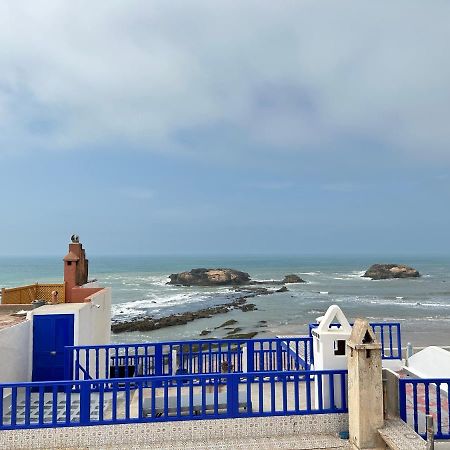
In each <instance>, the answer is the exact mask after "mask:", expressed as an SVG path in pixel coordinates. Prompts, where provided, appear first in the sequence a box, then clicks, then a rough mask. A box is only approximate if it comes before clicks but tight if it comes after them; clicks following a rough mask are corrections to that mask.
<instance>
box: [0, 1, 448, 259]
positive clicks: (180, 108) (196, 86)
mask: <svg viewBox="0 0 450 450" xmlns="http://www.w3.org/2000/svg"><path fill="white" fill-rule="evenodd" d="M449 23H450V3H449V2H448V1H444V0H433V1H432V2H426V1H423V0H422V1H414V0H405V1H403V0H394V1H392V0H377V1H376V2H374V1H365V0H342V1H335V0H330V1H326V0H296V1H289V0H285V1H279V2H274V1H264V0H257V1H256V0H255V1H251V0H247V1H242V0H240V1H233V0H224V1H220V0H216V1H207V0H202V1H194V0H188V1H187V0H182V1H181V0H180V1H177V0H171V1H165V0H161V1H146V2H143V1H139V2H138V1H132V0H129V1H126V2H124V1H115V0H105V1H100V0H97V1H94V2H92V1H83V0H79V1H76V2H59V1H56V0H55V1H39V0H35V1H33V2H26V1H18V0H4V1H2V2H1V3H0V206H1V209H0V255H12V254H26V253H30V254H38V255H39V254H46V253H48V254H58V253H61V248H64V246H65V245H66V242H67V240H68V236H70V234H71V233H72V232H74V231H75V232H77V233H78V234H80V236H81V238H82V241H83V242H85V244H86V246H88V248H89V252H90V253H91V254H92V253H94V254H107V253H122V254H161V253H170V254H176V253H183V254H185V253H197V254H203V253H215V254H220V253H235V254H238V253H246V254H249V253H278V254H282V253H293V254H302V253H322V254H341V253H377V254H380V253H381V254H407V253H409V254H433V253H448V252H449V251H450V237H449V230H450V207H449V206H450V50H449V42H450V27H449V25H448V24H449Z"/></svg>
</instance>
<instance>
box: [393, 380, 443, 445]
mask: <svg viewBox="0 0 450 450" xmlns="http://www.w3.org/2000/svg"><path fill="white" fill-rule="evenodd" d="M449 391H450V378H429V379H428V378H427V379H425V378H419V379H414V378H400V379H399V403H400V417H401V418H402V420H403V421H404V422H406V423H408V424H410V425H411V426H412V427H413V428H414V430H415V432H416V433H418V434H420V435H421V436H422V437H423V438H424V439H426V434H427V432H426V430H427V427H426V416H427V415H432V416H433V422H434V428H435V438H436V439H450V421H449V416H450V409H449V401H448V393H449Z"/></svg>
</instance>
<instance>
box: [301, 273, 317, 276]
mask: <svg viewBox="0 0 450 450" xmlns="http://www.w3.org/2000/svg"><path fill="white" fill-rule="evenodd" d="M300 275H311V276H313V275H320V272H301V273H300Z"/></svg>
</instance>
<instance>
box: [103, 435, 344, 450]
mask: <svg viewBox="0 0 450 450" xmlns="http://www.w3.org/2000/svg"><path fill="white" fill-rule="evenodd" d="M127 448H128V449H129V450H138V449H139V450H140V449H142V450H187V449H189V450H191V449H192V450H204V449H208V450H234V449H248V450H271V449H283V448H284V449H291V450H325V449H337V450H347V449H351V446H350V443H349V442H348V441H346V440H342V439H340V438H339V437H337V436H335V435H332V434H312V435H306V434H305V435H297V436H289V437H285V438H281V437H279V436H278V437H273V438H259V439H251V438H246V439H245V440H243V439H239V440H233V439H229V440H223V439H222V440H217V441H211V440H208V441H204V442H202V441H184V442H174V443H172V444H168V445H167V446H165V445H164V446H155V445H152V446H149V447H143V446H142V445H139V446H136V447H134V446H133V445H131V446H129V447H127ZM95 450H123V446H122V447H103V448H98V449H95Z"/></svg>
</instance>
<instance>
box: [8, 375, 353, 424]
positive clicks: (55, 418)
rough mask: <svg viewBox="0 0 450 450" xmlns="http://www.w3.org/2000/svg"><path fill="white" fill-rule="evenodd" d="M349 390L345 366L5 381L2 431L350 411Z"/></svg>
mask: <svg viewBox="0 0 450 450" xmlns="http://www.w3.org/2000/svg"><path fill="white" fill-rule="evenodd" d="M313 379H314V380H315V381H314V382H313V381H312V380H313ZM346 395H347V371H345V370H326V371H306V372H299V371H285V372H251V373H245V374H243V373H221V374H207V375H206V374H195V375H175V376H153V377H140V378H135V377H133V378H121V379H107V380H105V379H103V380H84V381H80V380H79V381H57V382H34V383H14V384H0V397H1V398H3V402H2V403H0V430H6V429H24V428H46V427H70V426H86V425H103V424H119V423H135V422H159V421H174V420H202V419H221V418H236V417H260V416H277V415H290V414H327V413H345V412H347V398H346Z"/></svg>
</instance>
